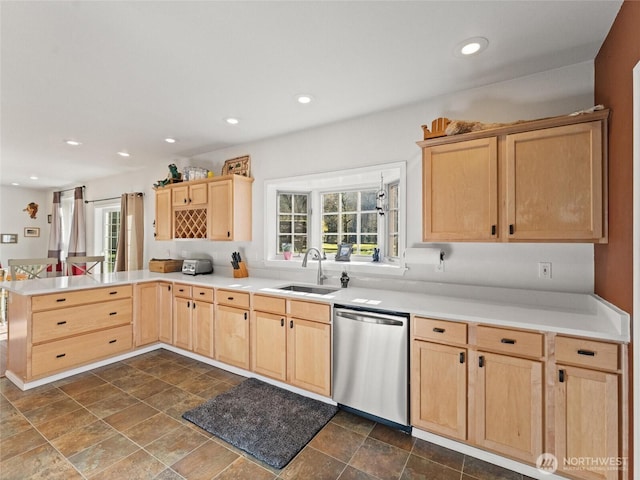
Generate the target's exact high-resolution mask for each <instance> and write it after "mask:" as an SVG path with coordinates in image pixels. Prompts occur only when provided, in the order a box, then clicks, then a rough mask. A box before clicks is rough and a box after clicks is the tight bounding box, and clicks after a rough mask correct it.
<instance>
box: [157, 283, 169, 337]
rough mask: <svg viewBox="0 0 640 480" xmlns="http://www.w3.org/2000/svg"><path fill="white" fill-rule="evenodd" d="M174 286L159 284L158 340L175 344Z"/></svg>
mask: <svg viewBox="0 0 640 480" xmlns="http://www.w3.org/2000/svg"><path fill="white" fill-rule="evenodd" d="M172 290H173V286H172V285H171V284H170V283H159V284H158V310H157V312H156V313H157V316H158V340H160V341H161V342H165V343H173V308H171V306H172V303H173V292H172Z"/></svg>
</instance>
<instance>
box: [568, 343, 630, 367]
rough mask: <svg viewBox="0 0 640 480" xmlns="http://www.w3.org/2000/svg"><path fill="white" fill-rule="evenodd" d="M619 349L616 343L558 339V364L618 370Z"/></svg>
mask: <svg viewBox="0 0 640 480" xmlns="http://www.w3.org/2000/svg"><path fill="white" fill-rule="evenodd" d="M618 355H619V348H618V345H617V344H615V343H608V342H599V341H597V340H586V339H582V338H569V337H559V336H558V337H556V362H558V363H569V364H572V365H580V366H584V367H589V368H597V369H600V370H611V371H616V370H618V365H619V363H620V361H619V358H618Z"/></svg>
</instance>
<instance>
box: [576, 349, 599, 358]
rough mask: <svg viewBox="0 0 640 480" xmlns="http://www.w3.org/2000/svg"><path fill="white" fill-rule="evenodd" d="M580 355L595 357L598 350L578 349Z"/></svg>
mask: <svg viewBox="0 0 640 480" xmlns="http://www.w3.org/2000/svg"><path fill="white" fill-rule="evenodd" d="M578 355H585V356H587V357H595V356H596V352H594V351H593V350H578Z"/></svg>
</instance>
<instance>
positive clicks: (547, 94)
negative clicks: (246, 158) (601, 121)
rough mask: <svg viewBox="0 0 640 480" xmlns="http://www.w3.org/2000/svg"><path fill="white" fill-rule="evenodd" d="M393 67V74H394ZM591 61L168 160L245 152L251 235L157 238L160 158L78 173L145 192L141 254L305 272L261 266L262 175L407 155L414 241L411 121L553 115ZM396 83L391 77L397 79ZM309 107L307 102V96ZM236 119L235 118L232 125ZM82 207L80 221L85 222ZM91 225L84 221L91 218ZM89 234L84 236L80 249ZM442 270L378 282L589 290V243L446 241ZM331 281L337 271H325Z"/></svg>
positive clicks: (417, 211)
mask: <svg viewBox="0 0 640 480" xmlns="http://www.w3.org/2000/svg"><path fill="white" fill-rule="evenodd" d="M400 77H401V73H399V78H400ZM593 78H594V69H593V63H592V62H585V63H581V64H577V65H572V66H568V67H565V68H561V69H556V70H552V71H549V72H544V73H540V74H536V75H532V76H528V77H523V78H520V79H516V80H512V81H509V82H503V83H500V84H493V85H487V86H484V87H481V88H477V89H473V90H468V91H464V92H459V93H457V94H453V95H446V96H441V97H437V98H433V99H428V100H425V101H424V102H421V103H417V104H413V105H408V106H405V107H402V108H398V109H393V110H388V111H384V112H380V113H376V114H372V115H368V116H364V117H360V118H355V119H351V120H348V121H345V122H340V123H335V124H330V125H326V126H324V127H319V128H314V129H310V130H306V131H300V132H297V133H293V134H289V135H286V136H281V137H277V138H272V139H267V140H263V141H258V142H254V143H250V144H246V145H242V146H237V147H233V148H228V149H225V150H219V151H215V152H211V153H208V154H203V155H199V156H198V157H194V158H192V159H190V160H189V161H185V162H177V163H178V164H179V166H182V165H183V164H189V165H194V166H201V167H205V168H209V169H210V170H213V171H214V172H216V173H218V172H220V171H221V169H222V165H223V163H224V160H226V159H228V158H233V157H236V156H240V155H245V154H249V155H251V163H252V165H251V170H252V176H253V177H254V178H255V182H254V186H253V242H245V243H241V244H238V243H231V244H230V243H225V242H208V241H202V240H199V241H198V240H195V241H194V240H191V241H168V242H156V241H154V240H153V232H152V222H153V211H154V205H153V198H154V197H153V190H152V188H151V185H152V184H153V182H154V181H156V180H157V179H159V178H163V177H164V176H165V175H166V173H167V168H166V165H159V166H158V167H157V169H153V171H151V170H145V171H143V172H139V173H138V174H136V175H131V174H127V175H121V176H117V177H112V178H108V179H102V180H100V181H94V182H86V185H87V189H86V194H87V198H88V199H92V198H103V197H111V196H115V195H119V194H121V193H123V192H125V191H143V192H145V193H146V197H145V205H146V206H145V214H146V215H147V218H146V221H145V239H146V244H145V245H146V246H145V258H146V259H148V258H150V257H159V258H167V257H174V258H176V257H185V256H196V255H199V254H206V255H208V256H210V257H212V258H213V260H214V265H215V269H216V272H219V273H228V274H229V275H230V271H231V270H230V266H229V261H228V260H229V258H228V257H229V253H230V252H231V251H233V250H236V249H241V250H242V251H244V254H245V255H244V256H245V259H246V260H247V261H248V264H249V268H250V273H251V274H252V275H265V274H268V275H270V276H273V275H280V276H281V277H282V278H287V279H294V280H302V281H313V280H314V279H315V272H314V271H313V270H312V269H295V270H292V269H290V268H289V269H283V270H281V271H278V270H277V269H273V268H270V269H269V270H268V271H267V270H266V269H264V268H263V264H262V262H263V256H264V253H263V232H264V218H263V208H264V207H263V205H264V181H265V180H267V179H274V178H282V177H286V176H289V175H291V176H294V175H303V174H309V173H316V172H332V171H336V170H340V169H344V168H350V167H358V166H366V165H375V164H381V163H388V162H398V161H403V162H406V163H407V201H408V209H407V224H408V226H407V246H409V247H411V246H415V245H417V244H420V241H421V233H420V232H421V220H420V219H421V215H422V213H421V188H422V186H421V161H420V158H421V156H420V155H421V153H420V149H419V148H418V146H417V145H416V143H415V142H416V141H418V140H421V139H422V130H421V128H420V125H422V124H430V123H431V121H432V120H433V119H435V118H437V117H440V116H446V117H448V118H451V119H467V120H480V121H485V122H500V121H503V122H506V121H513V120H519V119H536V118H541V117H547V116H554V115H561V114H565V113H569V112H572V111H575V110H580V109H584V108H587V107H590V106H591V105H592V102H593ZM399 83H400V82H399ZM309 108H313V104H312V105H309ZM240 128H241V126H240ZM92 221H93V218H92V215H91V208H88V209H87V230H88V231H90V232H91V231H93V226H92V224H91V222H92ZM90 224H91V225H90ZM91 245H92V242H91V241H88V251H91V250H90V248H91ZM443 248H444V249H445V250H446V251H447V261H446V266H445V272H444V273H435V272H433V271H432V268H428V269H427V268H425V269H412V270H410V271H409V272H407V273H406V275H405V276H404V277H402V278H401V279H395V278H394V280H393V281H392V282H389V281H387V280H384V282H385V286H386V287H389V286H392V287H395V288H399V289H405V288H412V289H414V290H418V291H419V290H421V289H422V288H423V287H424V286H426V284H425V283H424V281H429V282H445V283H465V284H474V285H489V286H505V287H517V288H533V289H541V290H556V291H574V292H592V291H593V246H592V245H589V244H586V245H584V244H462V243H456V244H445V245H443ZM540 261H550V262H552V263H553V279H552V280H547V281H542V280H539V279H538V278H537V277H538V266H537V263H538V262H540ZM352 280H353V281H352V285H358V284H359V285H365V284H374V283H376V282H379V281H383V280H380V279H375V278H372V277H367V278H365V277H363V276H362V275H352ZM330 283H336V284H337V279H336V278H335V277H334V278H331V279H330Z"/></svg>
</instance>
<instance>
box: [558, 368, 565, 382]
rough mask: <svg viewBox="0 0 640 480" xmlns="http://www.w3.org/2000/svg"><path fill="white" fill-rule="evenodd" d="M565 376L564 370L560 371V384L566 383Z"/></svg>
mask: <svg viewBox="0 0 640 480" xmlns="http://www.w3.org/2000/svg"><path fill="white" fill-rule="evenodd" d="M564 376H565V373H564V370H558V381H559V382H560V383H564Z"/></svg>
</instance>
